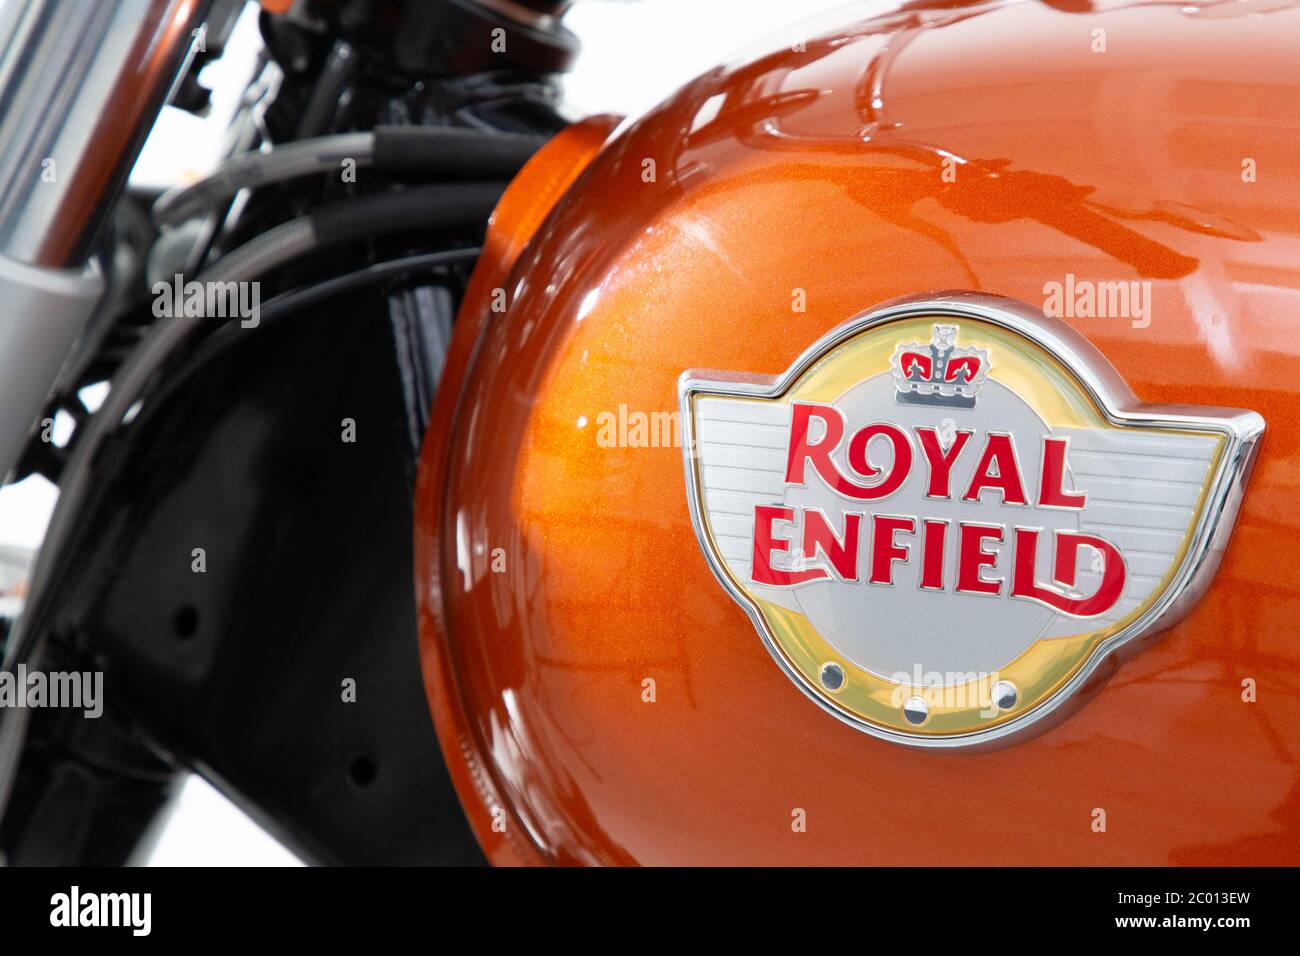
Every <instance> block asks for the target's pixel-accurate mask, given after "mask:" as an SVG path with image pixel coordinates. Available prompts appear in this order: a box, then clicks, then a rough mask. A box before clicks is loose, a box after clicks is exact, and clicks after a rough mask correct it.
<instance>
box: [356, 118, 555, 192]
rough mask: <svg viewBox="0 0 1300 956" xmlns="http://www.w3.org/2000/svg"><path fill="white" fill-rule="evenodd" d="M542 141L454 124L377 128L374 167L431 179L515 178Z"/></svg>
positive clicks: (540, 138)
mask: <svg viewBox="0 0 1300 956" xmlns="http://www.w3.org/2000/svg"><path fill="white" fill-rule="evenodd" d="M544 142H546V139H545V137H542V136H524V135H521V134H519V133H483V132H481V131H479V130H475V129H461V128H458V127H454V126H447V127H428V126H376V127H375V146H374V164H375V169H377V170H383V171H386V172H400V173H418V174H419V175H421V176H429V177H455V178H472V179H498V178H500V179H511V178H513V177H514V175H515V174H516V173H518V172H519V170H520V167H522V166H523V165H524V163H526V162H528V160H529V158H530V157H532V155H533V154H534V153H536V152H537V150H538V149H540V148H541V146H542V144H543V143H544Z"/></svg>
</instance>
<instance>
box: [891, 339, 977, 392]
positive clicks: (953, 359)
mask: <svg viewBox="0 0 1300 956" xmlns="http://www.w3.org/2000/svg"><path fill="white" fill-rule="evenodd" d="M890 367H891V369H892V371H893V374H894V385H895V387H896V388H897V389H898V392H897V396H896V397H897V399H898V401H899V402H902V403H905V404H908V405H942V406H947V407H950V408H974V407H975V396H976V395H977V394H978V393H979V390H980V386H982V385H983V384H984V380H985V379H986V378H988V372H989V353H988V352H986V351H985V350H984V349H977V348H972V347H969V346H962V345H958V344H957V326H956V325H935V326H934V330H933V333H932V334H931V337H930V342H929V344H928V345H925V344H922V343H920V342H904V343H901V344H900V345H899V346H898V348H897V349H895V350H894V357H893V359H891V360H890Z"/></svg>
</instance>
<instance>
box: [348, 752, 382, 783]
mask: <svg viewBox="0 0 1300 956" xmlns="http://www.w3.org/2000/svg"><path fill="white" fill-rule="evenodd" d="M378 773H379V768H378V767H377V766H375V762H374V761H373V760H371V759H370V758H369V757H367V756H365V755H364V754H362V755H361V756H359V757H353V758H352V763H350V764H348V779H349V780H350V781H352V786H354V787H359V788H365V787H368V786H370V785H371V784H372V783H374V782H375V776H376V775H377V774H378Z"/></svg>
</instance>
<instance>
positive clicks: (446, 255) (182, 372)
mask: <svg viewBox="0 0 1300 956" xmlns="http://www.w3.org/2000/svg"><path fill="white" fill-rule="evenodd" d="M482 252H483V250H482V249H481V248H479V247H472V248H466V249H449V250H444V251H442V252H426V253H421V254H419V255H412V256H405V257H403V258H401V259H393V260H390V261H387V262H376V263H374V264H372V265H369V266H366V267H365V268H363V269H357V270H354V271H353V272H347V273H344V274H343V275H341V276H335V277H334V278H332V279H326V280H325V281H323V282H318V283H316V284H315V285H310V286H304V287H302V288H298V289H290V290H289V291H288V292H282V293H280V294H279V295H277V296H276V297H275V298H273V299H271V300H270V301H269V302H267V304H266V305H265V306H264V307H262V308H261V309H260V310H259V313H258V320H259V321H258V329H261V328H262V327H264V326H266V325H275V324H277V323H278V322H280V321H282V320H284V319H287V318H289V317H291V316H293V315H294V314H295V313H297V312H299V311H301V310H302V309H305V308H307V307H309V306H312V305H315V304H316V303H317V302H320V301H322V300H324V299H329V298H333V297H334V296H338V295H343V294H346V293H348V292H355V291H357V290H358V289H362V288H365V287H366V286H370V285H375V284H377V283H380V282H384V281H386V280H388V279H392V278H395V277H397V276H400V275H409V274H411V273H417V272H424V271H425V270H429V269H436V268H438V267H440V266H446V265H455V264H456V263H460V262H472V261H474V260H477V259H478V257H479V256H480V255H481V254H482ZM239 321H240V320H239V319H238V318H235V319H231V320H230V321H228V322H226V323H225V324H224V325H223V326H222V328H220V329H218V330H217V331H216V332H213V333H212V334H211V335H210V336H209V337H208V338H207V339H205V340H204V341H203V342H202V344H201V345H200V346H199V347H198V348H197V349H196V350H195V351H194V353H193V354H191V355H190V356H189V357H188V358H187V359H186V360H185V361H184V363H182V364H181V365H180V367H179V368H177V369H176V371H175V372H173V373H172V374H170V375H168V376H167V378H166V379H165V380H164V381H163V383H162V384H161V385H160V386H159V387H158V390H157V391H156V392H155V393H154V394H153V395H150V396H148V397H147V398H146V400H145V403H144V407H143V408H142V409H141V410H140V413H139V414H138V415H137V416H136V419H135V421H134V423H133V427H132V429H131V432H130V434H139V433H140V432H141V431H142V428H141V426H142V425H143V424H144V423H145V422H146V421H147V420H148V419H149V418H150V417H151V413H153V412H155V411H156V410H158V409H161V408H165V407H166V406H167V399H169V398H170V397H171V396H172V395H173V394H174V393H175V392H176V391H177V389H179V388H180V387H181V386H182V385H184V384H185V383H186V382H188V381H189V380H190V378H191V377H192V376H194V375H195V374H196V373H197V372H199V371H201V370H202V369H204V368H206V367H207V366H208V365H210V364H211V363H212V362H213V361H215V360H216V359H218V358H220V357H221V356H223V355H224V354H225V353H226V352H228V351H229V350H230V349H231V348H232V347H233V346H235V345H238V344H240V343H241V342H246V341H248V335H249V333H250V331H252V330H250V329H245V328H242V327H241V326H240V324H239ZM254 334H256V333H255V332H254Z"/></svg>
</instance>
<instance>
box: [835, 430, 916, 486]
mask: <svg viewBox="0 0 1300 956" xmlns="http://www.w3.org/2000/svg"><path fill="white" fill-rule="evenodd" d="M877 436H880V437H883V438H885V439H886V440H887V441H888V442H889V443H890V444H891V445H892V446H893V448H894V463H893V465H892V466H891V467H890V469H889V474H887V475H885V477H884V480H882V481H881V482H880V483H879V484H877V485H872V486H871V487H870V488H862V489H860V491H861V492H862V494H855V495H854V496H853V497H855V498H862V499H864V500H871V501H874V500H877V499H880V498H887V497H889V496H890V495H892V494H893V493H894V492H895V491H897V490H898V489H899V488H901V487H902V486H903V482H905V481H906V480H907V476H908V474H909V473H910V472H911V470H912V443H911V442H910V441H908V440H907V435H906V433H905V432H904V431H903V430H902V429H901V428H898V427H897V426H895V425H890V424H888V423H886V422H876V423H875V424H873V425H867V426H865V427H863V428H860V429H858V431H857V432H855V433H854V435H853V438H852V439H851V440H850V441H849V467H850V468H852V469H853V470H854V471H856V472H857V473H858V474H860V475H861V476H862V477H863V478H866V479H867V480H868V481H871V480H873V479H875V478H877V477H878V476H879V475H880V469H879V468H876V467H875V466H874V465H872V464H871V462H870V461H869V460H868V459H867V445H868V444H869V443H870V441H871V439H873V438H875V437H877Z"/></svg>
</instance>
